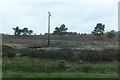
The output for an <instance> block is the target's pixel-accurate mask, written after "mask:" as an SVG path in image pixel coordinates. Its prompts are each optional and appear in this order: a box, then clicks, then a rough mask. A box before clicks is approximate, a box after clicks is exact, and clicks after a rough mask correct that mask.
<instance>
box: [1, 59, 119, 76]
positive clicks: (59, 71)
mask: <svg viewBox="0 0 120 80" xmlns="http://www.w3.org/2000/svg"><path fill="white" fill-rule="evenodd" d="M67 65H69V66H70V67H73V68H75V69H77V70H76V71H75V72H74V71H67V70H66V69H64V68H63V67H61V66H60V63H59V61H58V60H56V61H55V60H49V59H39V58H29V57H15V58H14V59H12V60H11V59H9V58H7V57H4V58H3V64H2V67H3V78H12V77H13V78H44V77H45V78H109V77H110V78H117V77H118V75H117V71H118V62H116V61H115V62H103V63H88V62H87V63H86V62H84V63H79V62H70V61H65V66H67Z"/></svg>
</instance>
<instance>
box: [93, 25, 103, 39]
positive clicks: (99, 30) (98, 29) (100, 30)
mask: <svg viewBox="0 0 120 80" xmlns="http://www.w3.org/2000/svg"><path fill="white" fill-rule="evenodd" d="M104 28H105V25H102V23H97V25H96V27H95V29H94V31H92V33H93V34H94V35H95V36H97V37H101V36H103V35H104V31H105V30H104Z"/></svg>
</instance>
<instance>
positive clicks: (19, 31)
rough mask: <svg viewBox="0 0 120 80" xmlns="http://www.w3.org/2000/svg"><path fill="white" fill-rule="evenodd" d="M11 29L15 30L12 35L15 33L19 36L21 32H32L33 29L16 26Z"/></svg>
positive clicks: (26, 33) (29, 33) (25, 33)
mask: <svg viewBox="0 0 120 80" xmlns="http://www.w3.org/2000/svg"><path fill="white" fill-rule="evenodd" d="M13 30H14V31H15V33H14V35H17V36H20V35H21V34H22V35H31V34H33V30H28V28H23V29H19V27H18V26H17V27H16V28H13Z"/></svg>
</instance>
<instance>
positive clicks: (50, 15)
mask: <svg viewBox="0 0 120 80" xmlns="http://www.w3.org/2000/svg"><path fill="white" fill-rule="evenodd" d="M50 16H51V14H50V12H48V46H50Z"/></svg>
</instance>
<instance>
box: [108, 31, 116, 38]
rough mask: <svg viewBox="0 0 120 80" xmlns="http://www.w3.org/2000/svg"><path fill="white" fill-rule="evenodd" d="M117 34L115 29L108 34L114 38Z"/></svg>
mask: <svg viewBox="0 0 120 80" xmlns="http://www.w3.org/2000/svg"><path fill="white" fill-rule="evenodd" d="M115 36H116V33H115V31H114V30H111V31H110V32H108V34H107V37H109V38H113V37H115Z"/></svg>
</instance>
